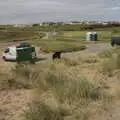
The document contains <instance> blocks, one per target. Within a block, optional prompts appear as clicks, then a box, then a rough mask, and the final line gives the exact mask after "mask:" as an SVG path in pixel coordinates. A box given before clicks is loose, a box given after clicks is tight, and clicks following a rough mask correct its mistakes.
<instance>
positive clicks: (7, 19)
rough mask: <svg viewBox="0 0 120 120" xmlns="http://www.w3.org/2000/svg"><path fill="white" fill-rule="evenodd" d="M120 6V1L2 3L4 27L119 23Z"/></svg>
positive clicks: (9, 0)
mask: <svg viewBox="0 0 120 120" xmlns="http://www.w3.org/2000/svg"><path fill="white" fill-rule="evenodd" d="M119 5H120V1H119V0H114V1H113V0H44V1H43V0H0V24H14V23H35V22H40V21H49V20H50V21H52V20H53V21H58V20H65V21H66V20H113V19H115V20H119V19H120V17H119V12H120V9H119ZM118 11H119V12H118Z"/></svg>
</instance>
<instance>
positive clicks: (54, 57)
mask: <svg viewBox="0 0 120 120" xmlns="http://www.w3.org/2000/svg"><path fill="white" fill-rule="evenodd" d="M52 58H53V60H54V59H60V58H61V52H55V53H54V54H53V56H52Z"/></svg>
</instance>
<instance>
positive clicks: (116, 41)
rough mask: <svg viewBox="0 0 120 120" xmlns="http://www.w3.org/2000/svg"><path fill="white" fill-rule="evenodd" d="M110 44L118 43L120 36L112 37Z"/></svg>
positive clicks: (119, 42) (119, 43)
mask: <svg viewBox="0 0 120 120" xmlns="http://www.w3.org/2000/svg"><path fill="white" fill-rule="evenodd" d="M111 45H112V47H114V45H120V36H114V37H112V40H111Z"/></svg>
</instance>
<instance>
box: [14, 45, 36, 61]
mask: <svg viewBox="0 0 120 120" xmlns="http://www.w3.org/2000/svg"><path fill="white" fill-rule="evenodd" d="M16 53H17V59H16V60H17V61H18V62H21V61H33V60H35V59H36V52H35V47H32V46H26V47H22V46H17V48H16Z"/></svg>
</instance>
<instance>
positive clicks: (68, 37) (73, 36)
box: [0, 26, 120, 52]
mask: <svg viewBox="0 0 120 120" xmlns="http://www.w3.org/2000/svg"><path fill="white" fill-rule="evenodd" d="M40 28H41V27H25V28H22V27H11V26H10V27H4V28H0V42H8V41H14V40H28V41H30V42H31V43H32V44H34V45H37V46H40V47H42V48H43V51H45V52H54V51H77V50H82V49H83V48H85V45H86V44H89V42H87V41H86V33H87V32H89V31H95V32H97V33H98V42H97V43H101V42H110V40H111V36H112V35H120V30H119V29H120V27H111V28H110V27H109V28H99V29H97V28H96V29H93V30H79V31H78V30H77V31H70V30H69V31H57V34H56V35H55V36H53V35H51V36H48V38H47V39H42V38H43V37H44V36H45V33H44V32H45V31H44V32H43V31H42V30H41V29H40ZM48 28H49V27H48ZM45 30H46V28H45ZM46 32H48V31H46ZM49 32H50V33H53V32H52V30H51V31H49ZM83 46H84V47H83Z"/></svg>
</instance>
